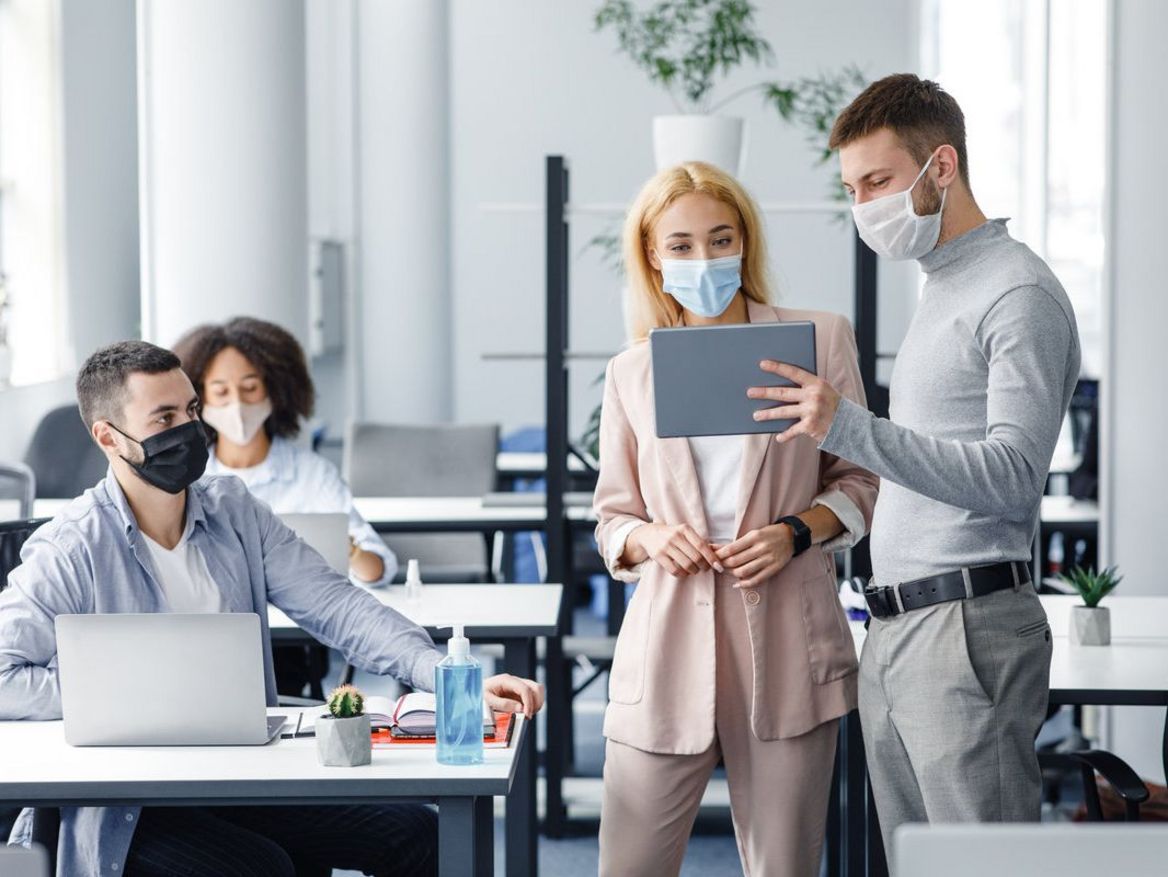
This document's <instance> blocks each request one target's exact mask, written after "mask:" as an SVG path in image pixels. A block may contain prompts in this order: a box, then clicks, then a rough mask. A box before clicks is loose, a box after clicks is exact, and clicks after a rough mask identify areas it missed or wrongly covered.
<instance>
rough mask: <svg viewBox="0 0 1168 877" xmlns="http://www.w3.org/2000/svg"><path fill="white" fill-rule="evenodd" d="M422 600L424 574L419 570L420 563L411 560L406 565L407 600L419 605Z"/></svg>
mask: <svg viewBox="0 0 1168 877" xmlns="http://www.w3.org/2000/svg"><path fill="white" fill-rule="evenodd" d="M421 599H422V573H421V571H420V570H419V569H418V561H416V560H412V559H411V560H410V562H409V563H408V564H406V600H407V601H408V602H410V603H417V602H418V601H420V600H421Z"/></svg>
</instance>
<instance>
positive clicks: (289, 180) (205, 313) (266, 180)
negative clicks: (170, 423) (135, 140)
mask: <svg viewBox="0 0 1168 877" xmlns="http://www.w3.org/2000/svg"><path fill="white" fill-rule="evenodd" d="M138 9H139V40H138V57H139V65H140V76H139V95H138V98H139V103H138V114H139V129H140V132H141V133H140V155H141V161H140V180H141V184H140V186H141V192H142V198H141V204H142V208H141V212H142V308H143V326H142V332H143V337H145V338H147V339H149V340H152V341H156V342H158V343H161V344H171V343H173V342H174V341H175V340H176V339H177V338H178V337H179V336H180V335H181V334H182V333H183V332H185V331H186V330H188V329H189V328H191V327H192V326H194V325H196V324H198V323H201V322H206V321H219V320H224V319H226V318H228V317H231V316H235V315H237V314H247V315H249V316H255V317H261V318H263V319H268V320H272V321H274V322H277V323H279V324H281V325H282V326H284V327H285V328H287V329H288V330H289V331H291V332H292V333H293V334H294V335H296V337H297V338H299V339H300V340H301V341H302V342H304V341H306V340H307V334H308V218H307V211H308V207H307V205H308V194H307V161H306V158H305V139H306V126H307V123H306V110H305V106H306V100H305V64H306V53H305V36H304V33H305V11H304V2H303V0H248V2H247V3H239V2H236V0H141V2H140V3H139V7H138Z"/></svg>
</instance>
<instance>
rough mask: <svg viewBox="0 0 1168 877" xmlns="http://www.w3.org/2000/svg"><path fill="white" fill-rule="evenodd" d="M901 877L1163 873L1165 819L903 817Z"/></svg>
mask: <svg viewBox="0 0 1168 877" xmlns="http://www.w3.org/2000/svg"><path fill="white" fill-rule="evenodd" d="M893 845H894V847H895V851H896V853H895V856H894V862H895V864H896V875H897V877H936V875H938V874H943V875H945V877H985V875H986V874H993V875H994V877H1098V875H1100V874H1160V873H1163V871H1164V867H1165V851H1168V826H1165V825H1159V826H1157V825H1151V824H1147V823H1143V824H1140V823H1096V824H1093V825H1084V824H1082V823H1070V824H1068V823H1062V824H1057V823H1045V824H1044V823H1016V824H1012V825H906V826H903V827H902V828H899V829H897V831H896V835H895V838H894V840H893Z"/></svg>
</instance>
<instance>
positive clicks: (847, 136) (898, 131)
mask: <svg viewBox="0 0 1168 877" xmlns="http://www.w3.org/2000/svg"><path fill="white" fill-rule="evenodd" d="M881 128H888V129H889V130H891V131H892V133H894V134H895V135H896V136H897V137H899V138H900V142H901V143H903V144H904V147H905V149H907V150H908V151H909V154H911V155H912V157H913V158H915V159H916V160H917V163H918V164H921V165H923V164H924V163H925V162H926V161H928V160H929V156H930V155H932V154H933V153H934V152H935V151H936V150H937V147H939V146H944V145H946V144H948V145H949V146H952V147H953V148H954V150H956V152H957V167H958V170H959V171H960V173H961V179H962V180H964V181H965V185H966V187H968V186H969V159H968V157H967V156H966V152H965V115H964V114H963V113H962V112H961V107H959V106H958V105H957V101H955V100H954V99H953V96H952V95H951V94H949V93H948V92H947V91H945V89H943V88H942V87H941V86H940V85H938V84H937V83H936V82H932V81H931V80H928V79H921V78H920V77H919V76H915V75H913V74H912V73H896V74H893V75H892V76H885V77H884V78H883V79H878V80H877V81H876V82H873V83H872V84H871V85H869V86H868V87H867V88H865V89H864V90H863V91H862V92H860V94H859V95H858V96H857V97H856V99H855V100H853V101H852V102H851V103H850V104H848V105H847V107H845V108H844V111H843V112H842V113H840V114H839V118H837V119H836V120H835V125H833V126H832V129H831V138H830V139H829V140H828V144H827V145H828V148H829V149H832V150H836V149H839V148H840V147H841V146H847V145H848V144H849V143H851V142H853V141H855V140H859V139H860V138H861V137H867V136H868V135H869V134H872V133H873V132H875V131H879V130H880V129H881Z"/></svg>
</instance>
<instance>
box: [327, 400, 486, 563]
mask: <svg viewBox="0 0 1168 877" xmlns="http://www.w3.org/2000/svg"><path fill="white" fill-rule="evenodd" d="M498 451H499V427H498V425H497V424H486V425H471V426H463V425H440V426H404V425H395V424H386V423H351V424H349V428H348V431H347V435H346V438H345V452H344V474H345V478H346V479H347V480H348V482H349V488H350V489H351V490H352V491H353V495H354V496H427V497H443V496H449V497H456V496H474V497H481V496H485V495H486V494H487V493H490V492H491V491H492V490H494V489H495V484H496V481H497V477H498V476H497V468H496V458H497V454H498ZM385 541H386V544H388V545H389V547H390V548H392V549H393V551H394V553H395V554H396V555H397V557H398V560H399V561H400V562H401V566H402V569H403V570H404V569H405V565H406V561H407V560H409V559H411V558H417V560H418V561H419V565H420V566H421V570H422V578H423V579H429V580H430V581H447V582H459V581H461V582H465V581H489V580H490V578H491V574H490V570H491V564H490V561H489V557H490V551H489V548H488V546H490V545H491V540H490V539H487V540H484V539H483V538H482V537H481V536H478V535H474V534H462V533H450V534H434V535H430V534H425V535H418V536H415V535H401V536H393V537H392V538H387V539H386V540H385Z"/></svg>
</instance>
